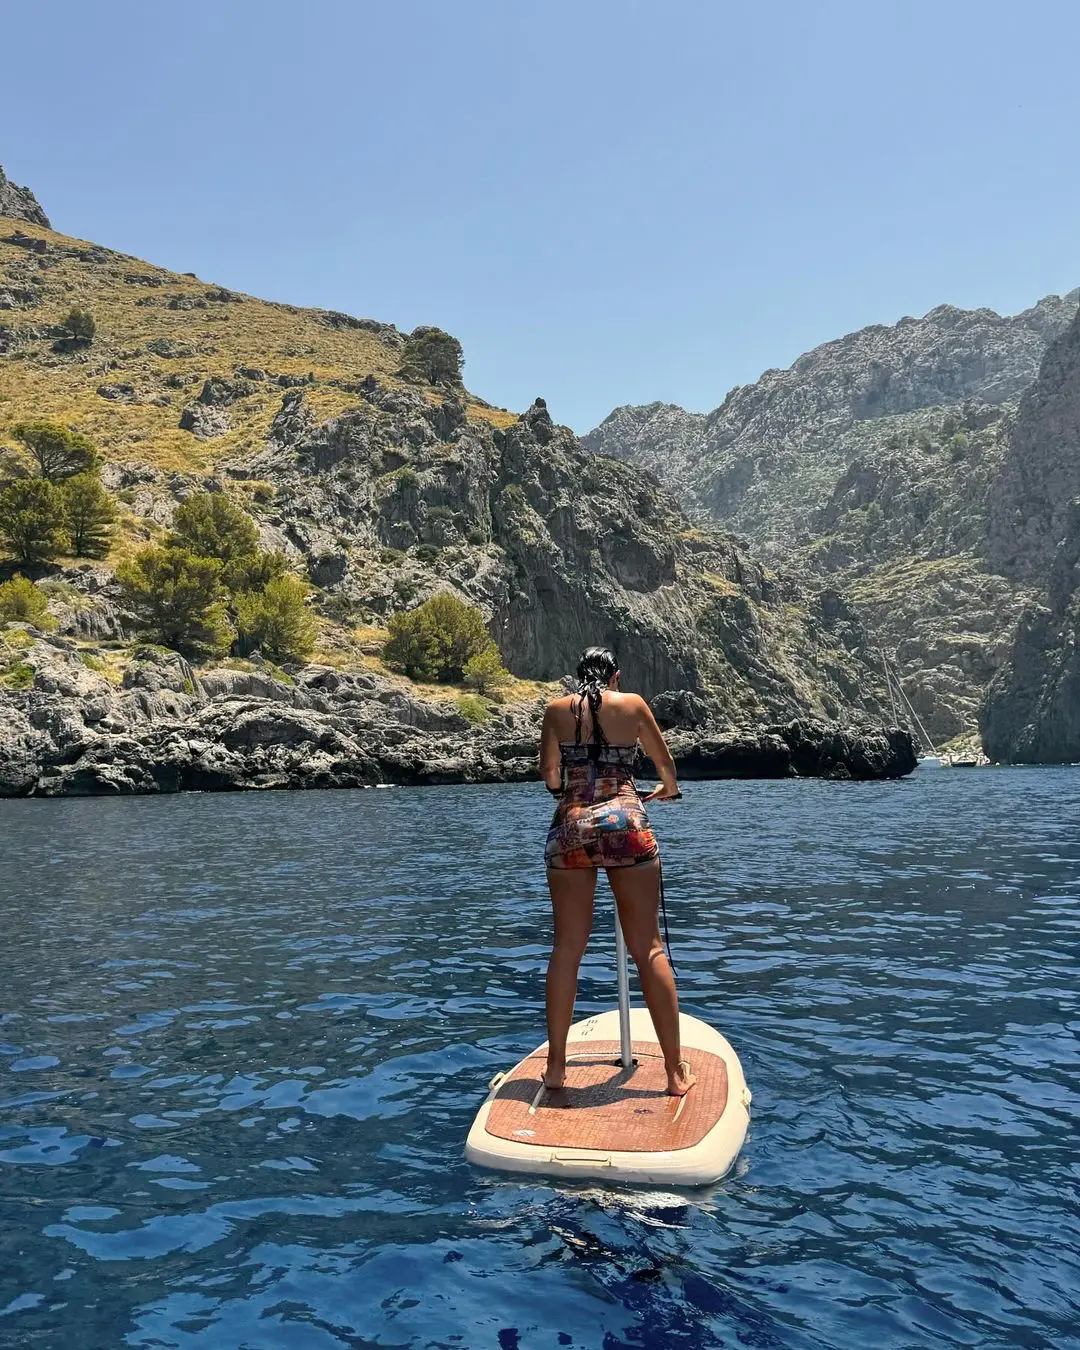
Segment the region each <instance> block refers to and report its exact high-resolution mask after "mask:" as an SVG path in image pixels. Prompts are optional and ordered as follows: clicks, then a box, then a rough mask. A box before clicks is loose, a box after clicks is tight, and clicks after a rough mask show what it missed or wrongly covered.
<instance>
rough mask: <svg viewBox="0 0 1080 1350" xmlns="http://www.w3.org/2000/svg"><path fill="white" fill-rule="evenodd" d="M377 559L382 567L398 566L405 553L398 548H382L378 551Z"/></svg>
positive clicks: (403, 559)
mask: <svg viewBox="0 0 1080 1350" xmlns="http://www.w3.org/2000/svg"><path fill="white" fill-rule="evenodd" d="M379 561H380V562H381V563H382V565H383V566H384V567H400V566H401V564H402V563H403V562H404V561H405V554H404V553H403V552H402V550H401V549H399V548H384V549H382V550H381V551H380V553H379Z"/></svg>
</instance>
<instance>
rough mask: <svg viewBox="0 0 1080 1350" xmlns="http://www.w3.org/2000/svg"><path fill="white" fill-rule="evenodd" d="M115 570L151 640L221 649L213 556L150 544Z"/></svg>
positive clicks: (223, 627)
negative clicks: (150, 545) (205, 556)
mask: <svg viewBox="0 0 1080 1350" xmlns="http://www.w3.org/2000/svg"><path fill="white" fill-rule="evenodd" d="M116 575H117V577H118V578H119V580H120V583H121V585H122V586H123V588H124V598H125V600H126V601H127V603H128V605H130V607H131V608H132V609H133V610H134V611H135V613H136V615H137V616H138V619H139V623H140V627H141V629H142V631H143V633H144V634H145V635H146V636H147V637H149V638H150V639H151V640H152V641H155V642H160V643H161V644H162V645H163V646H165V647H172V648H174V649H175V650H176V651H180V652H184V651H189V652H221V651H224V650H225V648H226V647H227V646H228V642H229V639H230V637H231V634H230V632H229V627H228V622H227V618H226V614H225V606H224V603H223V594H222V589H221V563H220V562H219V561H218V559H216V558H200V557H197V556H196V555H195V554H194V553H191V552H189V551H188V550H187V549H183V548H157V547H153V546H152V547H150V548H144V549H143V550H142V551H141V552H140V553H138V554H136V555H135V557H134V558H133V559H132V560H131V561H130V562H127V563H124V564H122V565H121V566H120V567H118V568H117V571H116Z"/></svg>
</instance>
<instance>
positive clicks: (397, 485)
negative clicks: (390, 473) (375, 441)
mask: <svg viewBox="0 0 1080 1350" xmlns="http://www.w3.org/2000/svg"><path fill="white" fill-rule="evenodd" d="M419 483H420V476H419V474H418V473H417V472H416V470H415V469H413V468H410V466H409V465H408V464H405V465H403V466H402V467H401V468H400V469H398V471H397V473H395V474H394V491H395V492H398V493H405V492H407V491H408V490H409V489H410V488H414V487H418V486H419Z"/></svg>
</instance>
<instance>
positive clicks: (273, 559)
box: [221, 551, 289, 593]
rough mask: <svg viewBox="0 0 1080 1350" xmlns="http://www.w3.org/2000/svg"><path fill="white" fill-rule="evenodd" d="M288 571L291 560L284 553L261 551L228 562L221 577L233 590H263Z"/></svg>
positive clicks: (238, 591)
mask: <svg viewBox="0 0 1080 1350" xmlns="http://www.w3.org/2000/svg"><path fill="white" fill-rule="evenodd" d="M288 571H289V560H288V558H286V557H285V554H284V553H276V552H275V553H270V552H263V551H260V552H258V553H249V554H248V555H247V556H246V557H239V558H235V559H234V560H233V561H232V562H230V563H226V565H225V567H224V568H223V570H222V573H221V579H222V581H223V582H224V583H225V585H226V586H227V587H228V588H229V590H230V591H233V592H237V593H240V592H244V591H261V590H262V589H263V587H265V586H269V585H270V583H271V582H272V581H277V580H278V578H279V577H283V576H285V575H286V574H287V573H288Z"/></svg>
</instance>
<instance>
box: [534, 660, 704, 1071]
mask: <svg viewBox="0 0 1080 1350" xmlns="http://www.w3.org/2000/svg"><path fill="white" fill-rule="evenodd" d="M577 677H578V690H577V692H576V693H574V694H568V695H565V696H564V697H562V698H557V699H555V700H554V701H553V702H551V703H549V704H548V706H547V709H546V711H545V713H544V723H543V727H542V729H541V732H540V772H541V774H542V775H543V778H544V782H545V784H546V785H547V788H548V791H549V792H551V793H553V794H554V795H555V796H556V797H558V799H559V801H558V805H557V806H556V808H555V818H554V819H553V820H552V822H551V829H550V830H549V831H548V838H547V847H546V849H545V859H546V862H547V877H548V886H549V888H550V890H551V904H552V908H553V909H554V911H555V943H554V947H553V949H552V953H551V960H550V962H549V964H548V976H547V1029H548V1054H547V1067H546V1069H545V1071H544V1085H545V1086H546V1087H547V1088H549V1089H552V1090H554V1089H557V1088H560V1087H562V1085H563V1081H564V1079H565V1077H566V1037H567V1033H568V1032H569V1030H570V1022H571V1020H572V1018H573V1015H574V999H575V997H576V995H577V973H578V966H579V964H580V962H581V958H582V956H583V955H584V952H585V947H586V945H587V943H588V941H589V933H590V932H591V930H592V912H593V895H594V894H595V891H596V873H597V870H598V869H599V868H601V867H603V868H604V869H605V870H606V872H607V876H608V881H609V882H610V884H611V889H612V891H613V892H614V894H615V903H616V904H617V905H618V908H619V921H620V923H621V924H622V930H623V936H624V937H625V939H626V945H627V948H628V949H629V952H630V955H631V956H632V957H633V958H634V961H635V963H636V965H637V969H638V976H639V978H640V981H641V992H642V993H643V994H644V996H645V1003H646V1005H647V1007H648V1009H649V1013H650V1015H651V1016H652V1023H653V1027H654V1028H655V1030H656V1036H657V1039H658V1040H659V1042H660V1048H661V1050H662V1051H663V1054H664V1067H665V1069H666V1070H667V1080H668V1092H669V1093H671V1094H672V1096H675V1097H681V1096H683V1094H684V1093H686V1092H688V1091H689V1090H690V1088H691V1087H692V1086H693V1084H694V1081H695V1079H694V1075H693V1074H692V1073H691V1071H690V1064H689V1063H688V1062H687V1061H686V1060H684V1059H683V1058H682V1052H681V1049H680V1046H679V999H678V995H677V994H676V992H675V979H674V976H673V974H672V971H671V963H670V962H669V961H668V959H667V956H666V954H665V952H664V947H663V943H662V942H661V941H660V930H659V928H658V926H657V922H656V914H657V908H658V906H659V902H660V850H659V849H658V847H657V844H656V838H655V836H654V835H653V832H652V829H651V828H650V826H649V818H648V816H647V815H646V814H645V810H644V807H643V806H642V802H643V801H647V802H648V801H653V800H656V801H671V800H672V799H674V798H676V797H678V796H679V795H680V794H679V787H678V783H677V782H676V779H675V762H674V760H673V759H672V758H671V752H670V751H669V750H668V748H667V745H666V744H665V742H664V737H663V735H662V733H661V731H660V728H659V727H658V726H657V725H656V719H655V718H654V717H653V715H652V712H651V711H650V709H649V705H648V704H647V703H646V702H645V700H644V699H643V698H641V697H639V696H638V695H637V694H623V693H621V692H620V690H619V667H618V662H617V661H616V660H615V657H614V656H613V655H612V653H611V652H609V651H608V650H607V648H605V647H588V648H587V649H586V650H585V651H584V652H583V653H582V656H581V660H580V661H579V662H578V667H577ZM639 741H640V743H641V745H642V746H643V747H644V749H645V751H646V753H647V754H648V755H649V757H650V759H651V760H652V762H653V763H654V764H655V765H656V767H657V769H658V770H659V773H660V779H661V782H660V786H659V787H657V788H655V789H654V790H653V791H652V792H650V793H649V794H648V795H647V796H646V797H644V798H642V797H640V796H639V795H638V791H637V788H636V787H635V786H634V779H633V773H632V770H633V763H634V756H635V753H636V751H637V746H638V742H639Z"/></svg>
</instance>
